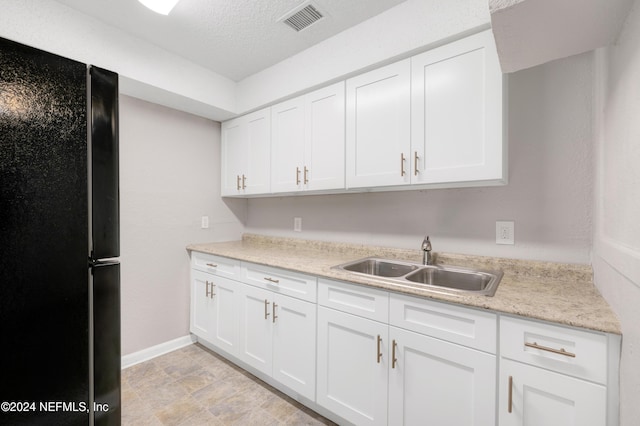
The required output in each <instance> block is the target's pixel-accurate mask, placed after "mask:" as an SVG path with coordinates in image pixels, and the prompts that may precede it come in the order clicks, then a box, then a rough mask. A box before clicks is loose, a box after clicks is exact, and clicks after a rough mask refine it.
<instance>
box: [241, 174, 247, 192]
mask: <svg viewBox="0 0 640 426" xmlns="http://www.w3.org/2000/svg"><path fill="white" fill-rule="evenodd" d="M246 180H247V177H246V176H245V175H242V189H247V184H246Z"/></svg>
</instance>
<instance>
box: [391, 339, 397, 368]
mask: <svg viewBox="0 0 640 426" xmlns="http://www.w3.org/2000/svg"><path fill="white" fill-rule="evenodd" d="M397 346H398V342H396V339H393V343H391V368H396V364H397V363H398V360H397V359H396V347H397Z"/></svg>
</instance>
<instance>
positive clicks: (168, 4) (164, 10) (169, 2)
mask: <svg viewBox="0 0 640 426" xmlns="http://www.w3.org/2000/svg"><path fill="white" fill-rule="evenodd" d="M138 1H139V2H140V3H142V4H143V5H145V6H146V7H148V8H149V9H151V10H153V11H154V12H156V13H160V14H161V15H168V14H169V12H171V9H173V7H174V6H175V5H176V4H177V3H178V1H180V0H138Z"/></svg>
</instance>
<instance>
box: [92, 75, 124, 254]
mask: <svg viewBox="0 0 640 426" xmlns="http://www.w3.org/2000/svg"><path fill="white" fill-rule="evenodd" d="M89 76H90V78H89V91H90V132H89V140H90V143H89V151H90V152H89V155H90V162H89V168H90V179H91V184H90V187H89V188H90V194H89V195H90V197H91V202H90V217H91V242H90V246H91V251H90V253H91V257H92V258H93V259H102V258H111V257H118V256H120V226H119V220H120V206H119V203H120V200H119V199H120V189H119V179H118V173H119V134H118V74H116V73H114V72H111V71H107V70H104V69H101V68H98V67H95V66H91V67H90V68H89Z"/></svg>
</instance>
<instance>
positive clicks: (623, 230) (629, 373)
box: [593, 1, 640, 426]
mask: <svg viewBox="0 0 640 426" xmlns="http://www.w3.org/2000/svg"><path fill="white" fill-rule="evenodd" d="M596 58H597V61H596V65H597V68H596V69H597V71H598V73H597V76H598V80H597V84H598V85H597V86H596V89H597V90H596V94H597V97H596V100H597V101H598V102H597V103H596V106H597V108H596V112H595V120H594V122H595V123H596V125H597V127H596V134H597V136H598V137H597V139H596V140H597V143H596V159H597V169H596V171H597V172H596V190H595V205H594V207H595V226H594V231H595V232H594V245H593V269H594V280H595V283H596V286H598V288H599V289H600V292H601V293H602V295H603V296H604V297H605V299H606V300H607V301H608V302H609V304H610V305H611V307H612V308H613V310H614V311H615V312H616V314H617V315H618V318H619V319H620V322H621V323H622V333H623V339H622V361H621V367H620V418H621V425H623V426H631V425H637V424H638V419H640V405H639V404H638V401H640V362H639V358H638V348H640V220H639V218H640V167H639V165H640V119H639V117H640V97H639V96H638V93H640V92H639V91H640V86H639V85H638V81H639V80H638V76H639V75H640V4H639V3H638V2H637V1H636V2H635V3H634V5H633V7H632V9H631V12H630V13H629V16H628V18H627V21H626V23H625V26H624V27H623V29H622V31H621V33H620V35H619V38H618V40H617V42H616V43H615V44H614V45H612V46H611V47H610V48H609V49H607V50H606V51H600V52H598V55H597V57H596Z"/></svg>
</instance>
